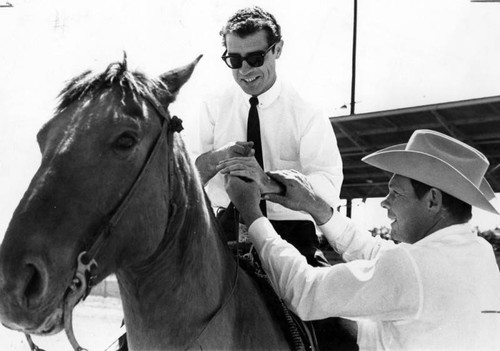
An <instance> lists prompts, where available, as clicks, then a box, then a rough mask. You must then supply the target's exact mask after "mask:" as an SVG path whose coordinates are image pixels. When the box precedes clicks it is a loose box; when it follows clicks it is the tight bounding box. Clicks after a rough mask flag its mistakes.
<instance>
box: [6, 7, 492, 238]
mask: <svg viewBox="0 0 500 351" xmlns="http://www.w3.org/2000/svg"><path fill="white" fill-rule="evenodd" d="M4 3H5V2H4V1H2V0H0V5H2V4H4ZM10 3H12V4H13V5H14V6H13V7H10V8H8V7H0V123H1V129H0V239H1V237H2V236H3V233H4V232H5V230H6V228H7V225H8V222H9V220H10V217H11V215H12V212H13V210H14V209H15V207H16V205H17V203H18V202H19V200H20V198H21V197H22V194H23V193H24V191H25V189H26V188H27V186H28V184H29V181H30V179H31V177H32V175H33V174H34V173H35V171H36V169H37V167H38V165H39V162H40V154H39V150H38V146H37V144H36V139H35V137H36V133H37V131H38V130H39V128H40V127H41V126H42V125H43V123H45V122H46V121H47V120H49V119H50V117H51V116H52V113H53V109H54V107H55V105H56V103H57V95H58V93H59V91H60V90H61V89H62V87H63V85H64V83H65V82H66V81H67V80H69V79H70V78H72V77H73V76H75V75H77V74H79V73H81V72H82V71H84V70H86V69H96V70H99V71H100V70H103V69H105V67H106V66H107V65H108V64H109V63H111V62H115V61H120V60H121V59H122V56H123V52H124V51H126V52H127V56H128V62H129V68H130V69H138V70H141V71H143V72H145V73H146V74H148V75H150V76H155V75H158V74H160V73H162V72H165V71H168V70H170V69H172V68H174V67H177V66H181V65H184V64H186V63H188V62H190V61H192V60H193V59H195V58H196V57H197V56H198V55H199V54H203V55H204V57H203V59H202V60H201V62H200V63H199V65H198V67H197V68H196V70H195V73H194V74H193V77H192V78H191V80H190V81H189V82H188V83H187V84H186V86H185V87H184V88H183V90H182V91H181V93H180V95H179V97H178V100H177V102H176V103H175V104H173V105H172V106H171V109H170V110H171V112H172V113H173V114H177V115H179V117H181V118H182V119H183V120H184V124H185V127H186V129H185V131H184V132H183V134H184V137H185V139H186V141H187V143H188V145H189V143H191V142H194V139H195V136H196V133H197V124H196V119H197V113H196V109H195V107H196V104H197V103H198V102H199V101H201V99H203V97H204V96H206V95H207V94H209V93H211V92H213V91H216V90H217V89H222V88H223V87H225V86H227V85H230V84H235V83H234V82H233V81H232V78H231V74H230V71H229V69H228V68H227V67H226V66H225V65H224V63H223V62H222V60H220V56H221V54H222V53H223V48H222V46H221V40H220V37H219V35H218V32H219V29H220V27H221V26H222V24H223V23H224V22H225V21H226V19H227V18H228V17H229V16H230V15H231V14H232V13H233V12H234V11H236V10H237V9H239V8H241V7H244V6H248V5H253V4H258V5H260V6H262V7H263V8H265V9H266V10H269V11H270V12H272V13H273V14H275V16H276V18H277V20H278V21H279V22H280V24H281V27H282V34H283V39H284V41H285V46H284V52H283V55H282V56H281V58H280V59H279V62H278V71H279V74H282V75H284V76H286V78H287V79H288V80H290V81H291V82H292V83H293V84H294V85H296V87H297V89H298V90H300V91H301V93H302V94H303V95H304V96H305V97H306V98H308V99H310V100H312V101H314V102H315V103H317V104H318V105H320V106H322V107H323V108H324V110H325V113H326V114H328V116H330V117H334V116H342V115H346V114H348V113H349V109H348V108H345V107H343V106H349V103H350V100H351V96H350V89H351V61H352V28H353V2H352V1H351V0H335V1H332V0H310V1H307V5H305V4H304V1H298V0H288V1H282V0H265V1H260V2H259V1H246V0H169V1H165V0H149V1H148V0H145V1H140V2H139V1H137V0H134V1H131V0H85V1H76V0H19V1H17V0H11V1H10ZM498 18H500V3H472V2H470V1H465V0H419V1H415V0H359V1H358V42H357V62H356V67H357V78H356V95H355V101H356V104H355V112H356V113H363V112H373V111H380V110H388V109H394V108H401V107H411V106H419V105H427V104H434V103H440V102H450V101H457V100H464V99H471V98H480V97H487V96H495V95H500V84H499V82H500V65H498V62H500V45H499V44H498V43H500V21H499V20H498ZM379 202H380V199H375V200H368V201H367V203H368V204H369V205H368V206H367V205H365V204H363V203H357V204H356V206H357V208H358V209H359V211H358V212H357V213H358V214H356V212H355V218H356V216H357V217H359V219H360V220H361V219H364V221H365V224H366V226H368V227H370V226H376V225H382V224H384V223H387V222H384V218H385V212H384V211H382V210H377V209H379V205H378V203H379ZM380 211H382V212H380ZM476 217H477V223H478V224H479V225H480V226H482V227H483V229H488V228H489V227H492V226H493V227H494V226H495V225H496V223H499V224H500V220H499V219H498V218H496V217H494V218H492V216H489V217H488V216H486V215H485V214H484V213H482V211H480V212H479V213H478V214H477V216H476Z"/></svg>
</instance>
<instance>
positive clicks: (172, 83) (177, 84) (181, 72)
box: [159, 55, 203, 97]
mask: <svg viewBox="0 0 500 351" xmlns="http://www.w3.org/2000/svg"><path fill="white" fill-rule="evenodd" d="M202 57H203V55H200V56H198V57H197V58H196V59H195V60H194V61H193V62H191V63H189V64H187V65H185V66H182V67H178V68H175V69H172V70H170V71H168V72H167V73H163V74H162V75H160V77H159V79H160V80H161V81H162V82H163V83H164V84H165V85H166V86H167V87H168V91H169V92H170V93H171V94H172V96H174V97H175V96H176V95H177V93H178V92H179V90H180V88H181V87H182V86H183V85H184V83H186V82H187V81H188V79H189V78H190V77H191V74H192V73H193V71H194V68H195V67H196V65H197V64H198V62H199V61H200V59H201V58H202Z"/></svg>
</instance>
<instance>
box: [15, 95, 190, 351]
mask: <svg viewBox="0 0 500 351" xmlns="http://www.w3.org/2000/svg"><path fill="white" fill-rule="evenodd" d="M145 99H146V101H148V102H149V103H150V104H151V105H152V106H153V108H154V109H155V110H156V112H157V113H158V114H159V115H160V116H161V117H162V118H163V120H162V130H161V132H160V135H159V137H158V138H157V140H156V142H155V145H154V147H153V150H152V151H151V153H150V154H149V156H148V159H147V160H146V162H145V163H144V165H143V167H142V169H141V170H140V172H139V175H138V176H137V178H136V180H135V182H134V184H133V185H132V187H131V188H130V190H129V191H128V193H127V195H126V196H125V197H124V198H123V200H122V201H121V202H120V203H119V204H118V206H117V207H116V208H115V210H114V211H113V212H112V213H113V215H112V216H111V218H110V219H109V220H108V221H107V223H106V225H105V226H104V227H102V229H101V230H100V231H99V232H98V234H97V235H96V238H97V239H96V240H95V241H94V243H93V244H92V246H91V247H90V249H88V250H87V251H82V252H81V253H80V254H79V255H78V259H77V268H76V271H75V276H74V277H73V280H72V282H71V284H70V286H69V287H68V289H67V290H66V293H65V297H64V310H63V313H64V329H65V331H66V334H67V337H68V340H69V342H70V343H71V346H72V347H73V349H74V350H75V351H87V350H86V349H85V348H82V347H81V346H80V345H79V344H78V342H77V341H76V339H75V337H74V333H73V325H72V311H73V308H74V307H75V306H76V304H77V303H78V302H79V301H80V300H85V298H86V297H87V296H88V295H89V293H90V290H91V289H92V287H93V286H94V282H95V279H96V277H97V268H98V264H97V261H96V259H95V257H96V256H97V255H98V254H99V253H100V251H101V249H102V247H103V246H104V244H105V243H106V241H107V240H108V239H109V237H110V236H111V232H112V230H113V229H114V227H116V225H117V224H118V222H119V221H120V219H121V218H122V216H123V214H124V212H125V211H126V210H127V208H128V206H129V204H130V202H131V201H132V199H133V198H134V196H135V194H136V192H137V191H138V190H137V189H138V188H139V186H140V184H141V183H142V181H143V179H144V178H145V176H146V174H147V173H148V171H149V169H150V165H151V163H152V162H153V160H154V159H155V158H156V155H157V154H158V153H159V152H160V150H161V148H162V146H163V144H164V142H165V141H166V142H167V145H168V148H167V152H168V154H167V159H168V168H169V173H168V179H167V182H168V186H169V196H171V194H172V187H173V182H172V178H173V168H174V157H173V152H172V151H171V149H172V148H173V133H174V132H180V131H181V130H182V129H183V127H182V121H181V119H179V118H178V117H177V116H173V117H170V116H169V115H168V114H167V113H166V111H165V110H164V109H163V108H162V107H161V106H160V104H159V103H158V102H157V101H156V99H153V98H152V97H147V96H146V97H145ZM168 200H170V199H168ZM167 211H168V207H167ZM167 217H168V212H167ZM25 335H26V339H27V340H28V345H29V346H30V348H31V350H32V351H43V350H42V349H40V348H39V347H38V346H36V345H35V343H34V342H33V340H32V338H31V336H30V335H29V334H25Z"/></svg>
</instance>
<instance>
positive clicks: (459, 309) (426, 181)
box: [226, 130, 500, 350]
mask: <svg viewBox="0 0 500 351" xmlns="http://www.w3.org/2000/svg"><path fill="white" fill-rule="evenodd" d="M363 161H364V162H366V163H368V164H370V165H373V166H375V167H378V168H381V169H383V170H386V171H389V172H391V173H393V176H392V178H391V180H390V181H389V194H388V195H387V197H386V198H385V199H384V200H383V201H382V206H383V207H384V208H385V209H387V213H388V217H389V218H390V219H391V220H392V224H391V235H392V237H393V238H394V239H396V240H397V241H400V242H401V243H400V244H395V243H394V242H392V241H387V240H383V239H381V238H379V237H372V236H371V235H370V234H369V233H368V232H366V233H365V232H362V231H360V230H358V229H357V228H356V226H355V224H354V223H353V222H352V221H351V220H350V219H349V218H346V217H343V216H342V215H341V214H340V213H338V212H335V211H334V210H333V209H332V208H331V207H330V206H329V205H327V204H326V203H325V202H324V201H323V200H321V198H319V197H318V196H317V195H316V194H315V193H314V192H313V190H312V187H311V186H310V184H309V183H308V182H307V179H306V178H305V177H304V176H303V175H301V174H300V173H298V172H294V171H284V172H273V173H270V176H271V177H273V178H274V179H275V180H276V181H278V182H280V183H282V184H283V185H284V186H285V187H286V194H285V195H284V196H281V195H276V194H274V195H273V194H266V195H264V197H265V198H266V199H267V200H270V201H275V202H277V203H280V204H282V205H284V206H286V207H289V208H291V209H294V210H304V211H307V212H309V213H310V214H311V215H312V217H313V218H314V220H315V221H316V223H317V224H318V225H320V228H321V229H322V231H323V233H324V234H325V236H326V238H327V239H328V241H329V242H330V244H331V245H332V247H333V248H334V249H336V250H337V251H339V252H340V253H342V254H343V257H344V259H345V260H346V263H341V264H338V265H335V266H332V267H320V268H316V267H311V266H309V265H308V264H307V262H306V261H305V259H304V258H303V257H302V256H301V255H300V254H299V253H298V252H297V251H296V249H295V248H294V247H293V246H291V245H289V244H288V243H287V242H286V241H284V240H282V239H281V238H280V237H279V235H278V234H276V232H275V231H274V230H273V227H272V226H271V225H270V224H269V221H268V220H267V219H266V218H265V217H263V216H262V214H261V213H260V209H259V200H260V197H261V193H264V194H265V192H266V191H265V189H262V188H261V187H260V186H259V184H257V183H256V182H248V180H242V179H241V178H238V177H234V176H233V177H231V176H229V177H227V182H226V188H227V191H228V193H229V195H230V197H231V200H232V201H233V202H234V203H235V205H236V206H237V207H238V209H239V210H240V213H241V214H242V216H243V218H244V220H245V221H246V223H247V224H248V225H249V234H250V239H251V240H252V241H253V243H254V245H255V247H256V249H257V251H258V253H259V255H260V258H261V261H262V264H263V267H264V269H265V270H266V272H267V273H268V275H269V278H270V279H271V281H272V283H273V285H274V287H275V289H276V291H277V292H278V293H279V295H280V296H281V297H282V298H283V299H284V300H285V301H286V302H287V304H288V305H289V307H290V308H291V309H292V310H293V311H294V312H295V313H296V314H297V315H298V316H299V317H301V318H302V319H304V320H314V319H321V318H326V317H332V316H339V317H344V318H349V319H352V320H355V321H357V322H358V344H359V347H360V349H361V350H378V349H396V350H401V349H409V350H431V349H434V350H435V349H439V350H442V349H448V350H463V349H473V350H490V349H491V350H499V349H500V273H499V270H498V266H497V264H496V261H495V256H494V253H493V249H492V247H491V246H490V245H489V244H488V243H487V242H486V241H485V240H484V239H482V238H481V237H478V236H477V235H476V234H474V233H473V231H472V228H471V225H470V224H469V223H468V221H469V220H470V218H471V216H472V215H471V207H472V206H475V207H478V208H481V209H483V210H486V211H489V212H492V213H495V214H498V211H497V210H496V208H495V207H494V205H493V204H492V200H493V199H494V197H495V195H494V193H493V191H492V189H491V187H490V186H489V184H488V182H487V181H486V180H485V179H484V174H485V172H486V170H487V168H488V165H489V162H488V161H487V159H486V158H485V157H484V155H482V154H481V153H480V152H479V151H477V150H475V149H474V148H472V147H470V146H468V145H466V144H464V143H462V142H460V141H458V140H456V139H453V138H451V137H449V136H446V135H444V134H441V133H438V132H434V131H430V130H417V131H415V132H414V133H413V135H412V137H411V138H410V140H409V142H408V143H407V144H404V145H397V146H393V147H389V148H386V149H383V150H380V151H378V152H375V153H373V154H371V155H368V156H366V157H365V158H364V159H363Z"/></svg>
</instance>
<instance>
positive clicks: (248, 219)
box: [240, 208, 264, 227]
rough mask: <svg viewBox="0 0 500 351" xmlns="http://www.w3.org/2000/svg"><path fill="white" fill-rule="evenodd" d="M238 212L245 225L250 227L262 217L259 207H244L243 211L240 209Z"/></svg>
mask: <svg viewBox="0 0 500 351" xmlns="http://www.w3.org/2000/svg"><path fill="white" fill-rule="evenodd" d="M240 213H241V215H242V217H243V221H244V222H245V224H246V226H247V227H250V226H251V225H252V223H253V222H255V221H256V220H257V219H259V218H261V217H264V215H263V214H262V211H261V210H260V208H256V209H246V210H244V211H240Z"/></svg>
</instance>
